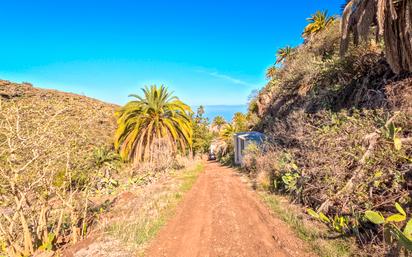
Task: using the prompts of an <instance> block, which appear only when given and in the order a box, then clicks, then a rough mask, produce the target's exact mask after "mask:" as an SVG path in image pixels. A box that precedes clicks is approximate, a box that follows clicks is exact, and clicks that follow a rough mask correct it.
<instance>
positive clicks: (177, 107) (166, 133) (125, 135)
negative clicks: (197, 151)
mask: <svg viewBox="0 0 412 257" xmlns="http://www.w3.org/2000/svg"><path fill="white" fill-rule="evenodd" d="M142 91H143V96H139V95H130V96H132V97H134V98H136V100H134V101H130V102H128V103H127V104H126V105H125V106H124V107H122V108H121V109H120V110H119V111H118V112H117V113H116V116H117V123H118V128H117V130H116V134H115V147H116V149H117V150H118V151H119V152H120V156H121V157H122V159H123V160H125V161H131V160H134V161H142V160H149V159H152V157H153V154H154V151H155V150H156V149H155V147H156V146H155V145H156V144H159V143H160V142H164V143H165V144H167V146H168V147H170V148H171V149H172V150H173V152H175V153H176V152H177V151H179V150H180V151H184V150H185V149H186V147H191V145H192V133H193V129H192V121H191V115H192V110H191V109H190V107H189V106H188V105H186V104H185V103H183V102H182V101H180V100H179V99H178V98H177V97H176V96H173V95H172V93H171V92H169V91H168V90H167V88H166V87H164V86H163V85H162V86H160V87H157V86H156V85H153V86H150V87H145V88H144V89H142Z"/></svg>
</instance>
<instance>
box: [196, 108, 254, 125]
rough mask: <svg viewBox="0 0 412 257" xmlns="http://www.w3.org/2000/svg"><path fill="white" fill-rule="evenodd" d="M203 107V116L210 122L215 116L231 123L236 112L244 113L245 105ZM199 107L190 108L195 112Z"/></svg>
mask: <svg viewBox="0 0 412 257" xmlns="http://www.w3.org/2000/svg"><path fill="white" fill-rule="evenodd" d="M203 106H204V107H205V114H204V116H205V117H206V118H208V119H209V121H210V122H212V121H213V119H214V118H215V117H216V116H219V115H220V116H223V118H225V120H226V121H231V120H232V117H233V114H235V113H236V112H242V113H246V111H247V105H246V104H238V105H203ZM198 107H199V106H192V108H193V111H194V112H196V110H197V108H198Z"/></svg>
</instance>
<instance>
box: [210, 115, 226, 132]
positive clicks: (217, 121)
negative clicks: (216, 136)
mask: <svg viewBox="0 0 412 257" xmlns="http://www.w3.org/2000/svg"><path fill="white" fill-rule="evenodd" d="M225 124H226V121H225V118H223V117H222V116H216V117H215V118H214V119H213V122H212V127H213V128H214V129H215V130H217V131H220V129H221V128H222V126H223V125H225Z"/></svg>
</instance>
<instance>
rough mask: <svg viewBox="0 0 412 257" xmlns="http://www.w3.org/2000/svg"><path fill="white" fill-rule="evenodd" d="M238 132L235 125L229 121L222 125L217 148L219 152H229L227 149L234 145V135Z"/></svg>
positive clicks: (223, 153) (222, 153)
mask: <svg viewBox="0 0 412 257" xmlns="http://www.w3.org/2000/svg"><path fill="white" fill-rule="evenodd" d="M235 133H236V129H235V127H234V126H233V125H232V124H230V123H227V124H225V125H224V126H223V127H222V130H221V131H220V133H219V138H218V141H217V143H216V144H217V146H218V147H217V148H218V152H220V153H221V155H225V154H226V153H227V150H228V148H229V147H231V146H232V145H233V136H234V135H235Z"/></svg>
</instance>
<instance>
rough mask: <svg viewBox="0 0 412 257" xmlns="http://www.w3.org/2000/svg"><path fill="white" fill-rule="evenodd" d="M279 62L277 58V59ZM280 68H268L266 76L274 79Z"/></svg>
mask: <svg viewBox="0 0 412 257" xmlns="http://www.w3.org/2000/svg"><path fill="white" fill-rule="evenodd" d="M276 62H277V60H276ZM277 71H278V69H277V68H276V67H275V66H270V67H269V68H268V69H267V70H266V78H267V79H273V78H274V77H275V76H276V74H277Z"/></svg>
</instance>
